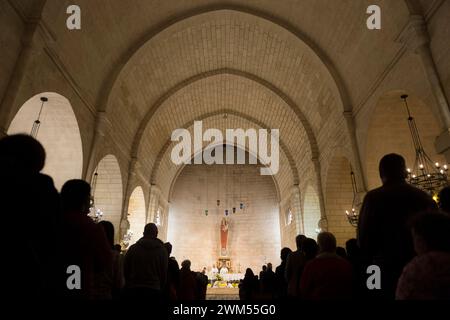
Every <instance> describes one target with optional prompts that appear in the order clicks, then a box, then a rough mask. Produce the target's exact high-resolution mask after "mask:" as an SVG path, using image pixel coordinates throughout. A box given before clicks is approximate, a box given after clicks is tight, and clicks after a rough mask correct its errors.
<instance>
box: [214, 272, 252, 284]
mask: <svg viewBox="0 0 450 320" xmlns="http://www.w3.org/2000/svg"><path fill="white" fill-rule="evenodd" d="M218 276H219V278H218ZM219 279H220V280H222V281H226V282H239V281H240V280H242V279H244V274H243V273H223V274H212V273H209V274H208V280H209V281H210V282H211V281H216V280H219Z"/></svg>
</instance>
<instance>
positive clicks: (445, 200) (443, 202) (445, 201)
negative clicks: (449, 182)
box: [439, 187, 450, 214]
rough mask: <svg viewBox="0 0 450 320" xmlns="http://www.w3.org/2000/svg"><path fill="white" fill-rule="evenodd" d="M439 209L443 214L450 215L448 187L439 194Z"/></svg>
mask: <svg viewBox="0 0 450 320" xmlns="http://www.w3.org/2000/svg"><path fill="white" fill-rule="evenodd" d="M439 207H440V209H441V210H442V211H443V212H445V213H447V214H450V187H445V188H443V189H442V190H441V191H440V192H439Z"/></svg>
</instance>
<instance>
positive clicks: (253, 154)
mask: <svg viewBox="0 0 450 320" xmlns="http://www.w3.org/2000/svg"><path fill="white" fill-rule="evenodd" d="M221 145H224V144H223V143H212V144H208V145H207V146H203V148H202V150H201V151H200V152H198V153H192V156H191V162H192V163H193V159H194V158H195V157H196V156H197V155H198V154H200V153H203V152H205V150H210V149H211V150H212V149H214V148H216V147H217V146H221ZM226 148H227V149H228V148H233V146H231V145H228V144H227V145H226ZM235 149H241V150H243V151H244V152H245V154H246V155H245V157H246V158H245V159H246V160H245V163H248V162H249V160H248V159H249V158H248V157H249V155H250V156H252V157H254V158H255V159H257V161H258V164H259V159H258V155H257V154H255V153H253V152H251V151H250V149H249V148H248V146H243V145H240V144H237V145H236V146H235ZM225 154H226V153H225V151H224V152H223V155H224V157H225ZM236 154H237V151H236V150H235V153H234V155H235V157H236ZM224 163H225V158H224ZM224 165H225V164H224ZM235 165H237V163H236V162H235ZM186 166H187V164H183V165H180V166H178V168H177V170H176V173H175V174H174V177H173V179H172V182H171V184H170V189H169V192H168V201H169V202H170V201H171V199H172V194H173V190H174V186H175V182H176V181H177V179H178V176H179V175H180V174H181V172H182V171H183V169H184V168H185V167H186ZM266 168H268V167H266ZM268 169H269V171H271V170H270V168H268ZM268 176H269V177H270V178H271V179H272V180H273V183H274V185H275V190H276V195H277V201H278V202H279V201H280V200H281V195H280V186H279V183H278V181H277V179H276V178H275V174H270V175H268Z"/></svg>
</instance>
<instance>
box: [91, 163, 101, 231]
mask: <svg viewBox="0 0 450 320" xmlns="http://www.w3.org/2000/svg"><path fill="white" fill-rule="evenodd" d="M97 177H98V173H97V172H95V173H94V177H93V178H92V191H91V193H92V196H91V202H90V208H89V209H90V210H89V211H90V212H89V214H88V216H89V217H90V218H91V219H92V220H93V221H94V222H95V223H98V222H100V221H101V220H102V218H103V211H102V210H100V209H99V208H97V207H96V206H95V198H94V194H95V187H96V185H97Z"/></svg>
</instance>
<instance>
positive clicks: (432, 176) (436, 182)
mask: <svg viewBox="0 0 450 320" xmlns="http://www.w3.org/2000/svg"><path fill="white" fill-rule="evenodd" d="M407 98H408V95H406V94H404V95H402V96H401V99H402V100H403V101H404V103H405V107H406V111H407V113H408V126H409V131H410V132H411V136H412V140H413V143H414V149H415V152H416V159H415V162H414V167H413V169H410V168H408V169H407V174H408V176H407V179H408V182H409V183H410V184H412V185H413V186H415V187H417V188H419V189H421V190H423V191H425V192H427V193H428V194H430V195H431V196H432V197H433V199H434V201H436V202H438V194H439V191H440V190H441V189H442V188H444V187H446V186H447V185H448V177H447V171H448V166H447V165H446V164H444V165H442V166H441V165H440V164H439V162H433V161H431V159H430V157H429V156H428V155H427V153H426V152H425V150H424V148H423V145H422V141H421V140H420V136H419V131H418V129H417V126H416V122H415V120H414V118H413V117H412V116H411V112H410V110H409V106H408V102H407V101H406V99H407Z"/></svg>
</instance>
